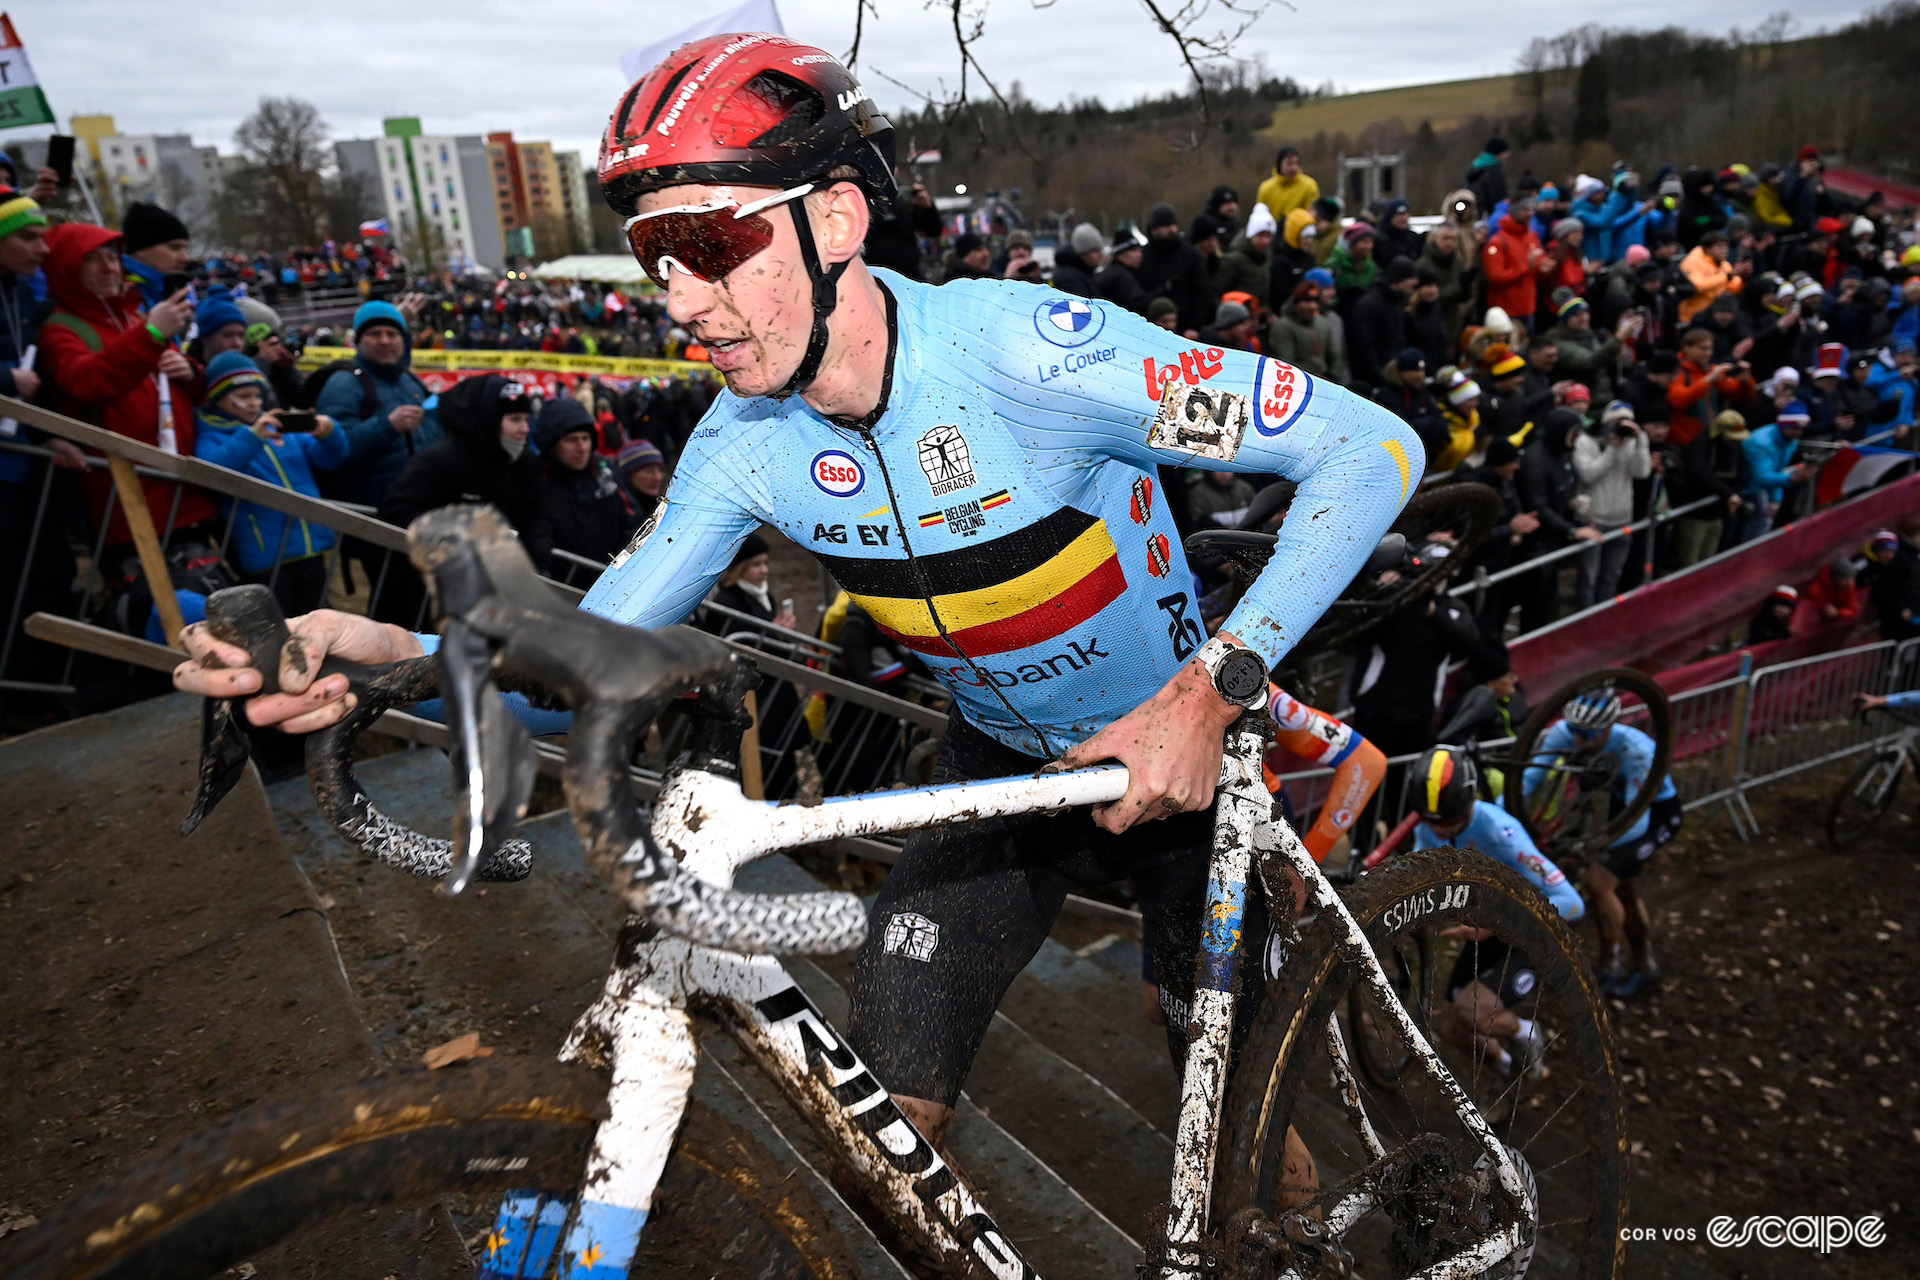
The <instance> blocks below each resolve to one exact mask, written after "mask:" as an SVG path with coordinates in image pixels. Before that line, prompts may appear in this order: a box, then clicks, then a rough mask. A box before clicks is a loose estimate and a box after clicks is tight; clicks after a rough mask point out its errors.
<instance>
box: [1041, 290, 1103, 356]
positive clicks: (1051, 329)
mask: <svg viewBox="0 0 1920 1280" xmlns="http://www.w3.org/2000/svg"><path fill="white" fill-rule="evenodd" d="M1106 326H1107V313H1106V312H1105V311H1103V310H1101V309H1100V308H1098V307H1096V306H1094V305H1093V304H1092V303H1091V302H1088V301H1087V300H1086V299H1085V298H1050V299H1048V300H1047V301H1045V302H1043V303H1041V304H1040V305H1039V306H1038V307H1036V308H1034V312H1033V328H1034V331H1035V332H1036V333H1038V334H1039V335H1040V336H1041V337H1043V338H1045V339H1046V340H1047V341H1048V342H1051V343H1052V344H1053V345H1054V346H1056V347H1084V346H1085V345H1086V344H1087V343H1089V342H1092V341H1093V340H1094V339H1095V338H1097V337H1099V336H1100V331H1101V330H1102V329H1104V328H1106Z"/></svg>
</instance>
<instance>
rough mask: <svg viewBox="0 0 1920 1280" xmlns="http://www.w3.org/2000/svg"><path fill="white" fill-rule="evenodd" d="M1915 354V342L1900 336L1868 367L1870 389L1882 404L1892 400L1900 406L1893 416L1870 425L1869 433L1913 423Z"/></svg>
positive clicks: (1896, 408) (1868, 386)
mask: <svg viewBox="0 0 1920 1280" xmlns="http://www.w3.org/2000/svg"><path fill="white" fill-rule="evenodd" d="M1914 356H1915V352H1914V345H1913V343H1912V342H1911V341H1907V340H1903V339H1897V338H1896V339H1895V340H1894V341H1893V343H1892V344H1891V345H1890V346H1889V347H1888V348H1887V349H1886V350H1885V351H1882V352H1881V353H1880V358H1879V359H1878V360H1876V361H1874V362H1873V366H1872V368H1871V369H1869V370H1868V372H1867V390H1869V391H1871V392H1873V394H1874V395H1875V396H1877V397H1878V398H1879V400H1880V403H1881V404H1887V403H1889V402H1892V403H1894V404H1895V406H1896V407H1895V409H1894V414H1893V417H1892V418H1890V419H1888V420H1887V421H1886V422H1883V423H1879V424H1877V425H1875V426H1872V427H1870V428H1868V434H1873V433H1876V432H1880V431H1884V430H1885V429H1886V428H1888V427H1910V426H1912V425H1913V379H1914V369H1915V359H1914Z"/></svg>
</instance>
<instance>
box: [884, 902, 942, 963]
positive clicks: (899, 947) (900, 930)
mask: <svg viewBox="0 0 1920 1280" xmlns="http://www.w3.org/2000/svg"><path fill="white" fill-rule="evenodd" d="M882 945H883V946H884V947H885V949H886V953H887V954H888V955H890V956H905V957H906V958H907V959H909V960H918V961H919V962H920V963H921V964H928V963H931V962H932V960H933V953H934V952H935V951H936V950H938V949H939V946H940V926H939V925H937V924H935V923H934V922H933V921H931V920H929V919H927V918H926V917H925V916H923V915H921V914H920V913H919V912H917V911H896V912H894V913H893V914H892V915H891V916H889V917H888V918H887V932H886V936H885V938H884V940H883V943H882Z"/></svg>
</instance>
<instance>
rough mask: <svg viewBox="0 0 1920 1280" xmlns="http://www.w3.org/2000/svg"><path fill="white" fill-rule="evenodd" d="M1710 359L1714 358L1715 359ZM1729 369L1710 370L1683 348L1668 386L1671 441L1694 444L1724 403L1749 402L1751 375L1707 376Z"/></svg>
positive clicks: (1713, 367) (1724, 367) (1751, 386)
mask: <svg viewBox="0 0 1920 1280" xmlns="http://www.w3.org/2000/svg"><path fill="white" fill-rule="evenodd" d="M1696 252H1697V251H1696ZM1703 348H1704V349H1705V350H1707V351H1712V349H1713V348H1712V346H1711V345H1707V344H1703ZM1706 358H1707V359H1712V356H1710V355H1709V356H1708V357H1706ZM1727 367H1728V366H1726V365H1714V366H1712V368H1711V369H1709V368H1708V367H1706V366H1704V365H1701V364H1698V363H1696V362H1695V361H1694V360H1693V359H1692V358H1691V357H1690V354H1689V352H1688V351H1687V349H1686V348H1685V347H1682V348H1681V350H1680V369H1679V371H1678V372H1677V373H1675V374H1674V375H1673V381H1672V382H1671V383H1669V384H1668V386H1667V409H1668V412H1669V414H1670V417H1669V423H1670V427H1669V430H1668V433H1667V438H1668V439H1670V440H1672V441H1673V442H1674V443H1675V444H1677V445H1679V446H1680V447H1681V448H1683V449H1684V448H1686V447H1687V446H1688V445H1690V444H1692V443H1693V441H1694V438H1695V437H1696V436H1698V435H1699V434H1700V433H1701V432H1702V431H1705V430H1706V428H1707V423H1709V422H1711V421H1712V420H1713V415H1714V414H1715V413H1717V412H1718V411H1719V409H1720V407H1721V405H1722V404H1723V403H1725V402H1728V401H1745V400H1746V399H1747V398H1748V397H1749V396H1751V395H1752V394H1753V378H1752V376H1751V375H1749V374H1745V373H1743V374H1740V375H1739V376H1737V377H1736V376H1734V375H1732V374H1728V373H1724V372H1723V373H1722V374H1721V375H1720V376H1719V377H1717V378H1710V377H1708V376H1707V375H1708V374H1709V373H1711V372H1712V371H1713V370H1714V369H1720V370H1725V369H1726V368H1727Z"/></svg>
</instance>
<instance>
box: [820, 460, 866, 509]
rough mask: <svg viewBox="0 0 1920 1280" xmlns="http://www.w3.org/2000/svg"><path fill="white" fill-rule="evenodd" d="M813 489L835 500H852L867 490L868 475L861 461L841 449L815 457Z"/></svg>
mask: <svg viewBox="0 0 1920 1280" xmlns="http://www.w3.org/2000/svg"><path fill="white" fill-rule="evenodd" d="M812 470H813V487H814V488H816V489H818V490H819V491H820V492H822V493H824V494H827V495H828V496H829V497H834V498H851V497H852V496H853V495H854V494H856V493H858V492H860V490H862V489H864V488H866V485H867V473H866V471H865V470H864V469H863V468H862V467H861V466H860V460H859V459H858V458H856V457H854V456H853V455H852V454H850V453H844V452H842V451H841V450H839V449H827V450H824V451H822V452H820V453H816V454H814V455H813V469H812Z"/></svg>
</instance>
